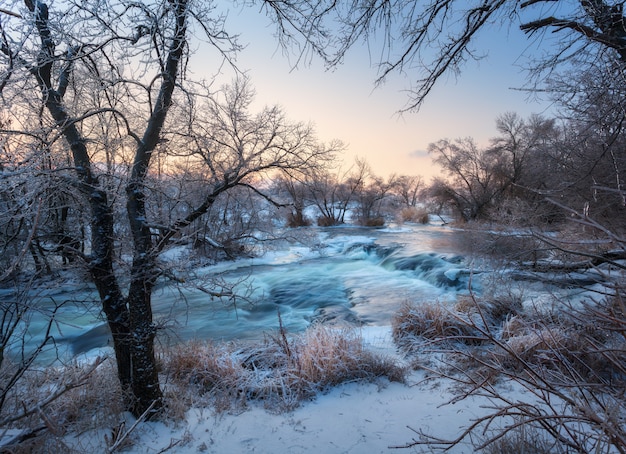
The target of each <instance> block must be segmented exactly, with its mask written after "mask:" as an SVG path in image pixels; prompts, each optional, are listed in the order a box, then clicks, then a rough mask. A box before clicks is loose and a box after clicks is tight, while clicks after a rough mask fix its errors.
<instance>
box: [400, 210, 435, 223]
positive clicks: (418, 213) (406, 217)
mask: <svg viewBox="0 0 626 454" xmlns="http://www.w3.org/2000/svg"><path fill="white" fill-rule="evenodd" d="M397 217H398V221H399V222H400V223H402V222H415V223H419V224H428V222H429V221H430V215H429V214H428V211H427V210H425V209H420V208H416V207H406V208H403V209H402V210H400V212H399V213H398V216H397Z"/></svg>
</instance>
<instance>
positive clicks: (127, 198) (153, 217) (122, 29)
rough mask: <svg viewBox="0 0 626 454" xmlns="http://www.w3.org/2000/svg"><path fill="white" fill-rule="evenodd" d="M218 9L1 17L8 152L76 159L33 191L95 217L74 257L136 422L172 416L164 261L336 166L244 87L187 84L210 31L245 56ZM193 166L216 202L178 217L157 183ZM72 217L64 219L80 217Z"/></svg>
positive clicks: (221, 51)
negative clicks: (210, 226)
mask: <svg viewBox="0 0 626 454" xmlns="http://www.w3.org/2000/svg"><path fill="white" fill-rule="evenodd" d="M213 6H214V5H212V4H207V3H204V2H196V1H192V0H167V1H165V0H152V1H146V2H136V1H126V0H111V1H106V0H103V1H97V2H79V3H76V2H71V1H68V2H64V1H61V2H55V3H54V4H48V3H46V2H43V1H39V0H25V1H24V2H23V3H22V2H18V1H10V2H5V3H3V6H2V9H0V65H1V66H0V68H1V69H0V90H1V96H2V100H3V103H4V105H5V106H10V108H11V110H10V112H9V115H10V116H11V117H10V120H11V121H12V123H11V125H10V126H7V125H6V124H4V126H3V129H2V133H3V138H5V139H6V141H7V142H10V143H18V142H19V143H20V147H19V148H20V151H21V152H22V153H24V154H25V155H26V156H27V157H29V159H31V158H32V159H35V158H40V157H41V156H42V153H43V152H44V151H45V152H46V153H48V152H49V153H50V155H51V156H59V157H61V156H67V158H68V159H67V160H66V161H63V162H61V161H62V160H59V161H57V162H56V163H55V164H54V165H53V166H52V167H50V168H49V169H47V170H46V172H38V173H37V172H36V173H34V174H33V178H34V179H35V180H34V181H39V180H40V178H41V177H42V175H44V176H53V177H54V178H55V179H57V180H58V181H59V182H63V185H64V187H68V188H71V194H72V195H73V196H74V197H78V198H80V200H81V203H82V204H83V205H84V206H85V207H87V211H88V215H87V216H86V219H87V221H86V224H87V226H86V228H87V230H88V234H89V238H88V239H87V240H86V241H85V243H86V247H85V251H84V252H81V250H80V248H77V249H76V250H74V251H73V253H74V256H75V257H80V259H81V260H82V261H83V263H84V264H85V266H86V268H87V270H88V273H89V276H90V277H91V280H92V281H93V283H94V284H95V287H96V289H97V292H98V295H99V297H100V301H101V304H102V309H103V312H104V314H105V315H106V319H107V322H108V326H109V327H110V330H111V333H112V336H113V344H114V349H115V357H116V362H117V371H118V376H119V380H120V383H121V385H122V389H123V391H124V395H125V396H126V398H127V403H126V405H127V408H128V409H129V410H130V411H131V412H132V413H133V414H135V415H136V416H140V415H146V417H151V416H153V415H155V414H158V412H159V410H160V409H161V407H162V405H163V395H162V391H161V388H160V385H159V379H158V371H157V365H156V360H155V353H154V339H155V336H156V334H157V328H156V326H155V324H154V322H153V317H152V307H151V297H152V290H153V288H154V286H155V284H156V283H157V280H158V279H159V278H161V277H162V276H163V274H164V269H163V267H162V264H161V263H160V262H159V255H160V253H161V252H163V251H164V249H165V248H166V247H167V245H168V244H169V243H170V241H172V239H173V238H175V237H177V236H179V235H180V234H184V233H185V232H186V229H187V228H189V226H191V225H192V224H193V222H194V221H196V220H197V219H200V218H201V217H202V216H204V215H206V213H207V212H208V211H209V210H210V208H211V207H212V206H213V204H214V203H215V201H216V200H217V199H218V197H219V196H220V195H222V194H224V193H226V192H227V191H228V190H230V189H232V188H235V187H246V188H248V189H249V190H252V191H255V192H256V193H258V194H261V193H262V191H261V189H260V188H259V187H256V186H255V181H256V182H258V181H259V180H255V179H254V177H253V176H254V175H265V174H267V173H269V172H273V171H279V170H280V168H281V167H282V168H287V169H294V168H298V167H299V166H310V165H313V163H314V162H315V161H316V159H318V158H319V159H322V158H323V156H325V155H326V154H327V153H329V152H330V150H329V148H327V147H325V146H323V145H320V144H318V143H317V142H316V140H315V136H314V132H313V129H312V128H311V127H310V126H308V125H302V124H297V123H292V122H289V121H287V120H286V118H285V115H284V113H283V112H282V111H281V110H280V109H278V108H267V109H264V110H263V111H262V112H261V113H260V114H258V115H256V116H254V115H249V114H248V112H247V108H248V107H249V105H250V100H251V95H250V90H249V89H247V88H246V86H245V84H239V85H237V84H235V86H234V88H232V89H229V90H226V91H224V92H223V97H222V98H219V96H218V97H216V98H213V97H212V95H213V94H210V95H209V94H208V93H207V91H206V90H205V89H203V88H202V85H201V84H194V83H192V81H189V80H188V79H187V78H186V77H185V70H186V67H187V62H188V59H189V58H190V57H191V54H190V50H189V49H190V44H189V41H190V39H191V35H192V34H191V31H190V30H192V29H194V30H200V31H201V32H202V34H203V37H204V39H205V40H206V41H208V42H209V43H210V45H212V46H213V47H214V49H216V50H217V52H218V55H219V56H220V57H219V58H222V59H225V60H227V61H228V60H229V59H231V58H232V56H233V55H234V53H235V52H236V51H237V50H239V49H240V47H239V45H238V44H237V42H236V40H235V39H234V38H233V37H232V36H231V35H229V34H228V33H227V32H226V31H225V30H224V17H222V16H220V15H219V14H214V11H213V9H212V8H213ZM216 63H217V64H218V65H219V64H220V61H219V60H217V61H216ZM200 107H201V109H200ZM181 121H182V123H181ZM3 140H4V139H3ZM42 144H43V145H45V150H43V149H42ZM182 146H185V147H188V148H186V149H185V150H184V151H183V148H181V147H182ZM5 148H6V147H5ZM42 150H43V151H42ZM185 159H186V160H187V163H188V165H190V166H196V169H198V168H200V169H201V170H200V172H199V173H200V174H201V176H202V178H203V180H204V183H205V184H204V185H203V187H202V188H203V192H202V193H200V194H193V197H192V198H191V199H189V202H188V204H187V206H186V209H185V210H184V212H176V210H174V209H171V210H169V211H168V213H167V216H165V215H164V214H165V212H164V211H163V210H159V204H160V203H161V202H162V201H163V200H162V199H160V198H159V194H160V195H163V194H164V192H163V191H160V190H159V188H158V187H157V186H158V185H155V184H156V183H158V182H159V178H158V177H156V176H155V175H157V174H158V172H159V169H161V170H162V169H164V168H165V167H159V166H160V164H161V163H163V162H164V161H163V160H165V161H167V162H168V163H170V164H171V163H172V162H173V161H175V160H178V161H177V162H181V161H183V160H185ZM29 162H30V161H29V160H28V159H27V160H19V159H16V160H11V165H14V166H16V167H19V165H21V164H24V165H27V164H29ZM198 166H199V167H198ZM18 170H19V169H16V171H18ZM73 203H74V202H72V201H67V200H65V201H62V202H59V205H60V206H68V207H70V209H71V210H73V208H72V204H73ZM171 206H172V207H173V206H174V204H172V205H171ZM161 208H162V207H161ZM72 213H74V211H72ZM76 214H77V215H78V213H76ZM61 215H63V214H62V213H61ZM65 222H67V218H65ZM120 229H122V230H127V231H128V232H130V240H129V241H125V240H124V239H120V238H119V235H118V233H119V231H120ZM23 232H24V233H23V235H26V236H27V232H28V229H24V230H23ZM126 247H127V248H128V249H125V250H120V248H126ZM122 257H132V258H131V261H130V264H129V265H128V267H125V265H124V264H122V265H123V266H120V262H119V261H118V260H120V258H122Z"/></svg>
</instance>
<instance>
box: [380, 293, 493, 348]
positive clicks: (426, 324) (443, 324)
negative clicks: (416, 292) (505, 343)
mask: <svg viewBox="0 0 626 454" xmlns="http://www.w3.org/2000/svg"><path fill="white" fill-rule="evenodd" d="M466 318H467V314H462V313H460V312H457V311H454V310H450V309H447V308H445V307H443V305H441V304H438V303H422V304H412V303H408V302H407V303H404V304H403V305H402V306H401V307H400V309H399V310H398V312H397V313H396V315H395V316H394V318H393V320H392V323H391V326H392V333H393V339H394V341H395V343H396V344H397V345H398V346H399V347H400V348H402V349H403V350H404V351H406V352H416V351H417V350H419V349H420V348H421V347H424V346H426V345H431V344H433V343H439V344H441V345H445V346H449V345H450V344H451V343H459V342H460V343H464V344H470V345H471V344H477V343H480V342H481V335H480V331H478V330H476V329H474V328H473V327H472V326H471V324H470V323H468V322H467V320H466Z"/></svg>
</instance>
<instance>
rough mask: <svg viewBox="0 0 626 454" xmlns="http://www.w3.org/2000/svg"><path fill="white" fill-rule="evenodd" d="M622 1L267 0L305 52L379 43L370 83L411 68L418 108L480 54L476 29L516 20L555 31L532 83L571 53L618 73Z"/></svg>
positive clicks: (534, 67) (332, 57)
mask: <svg viewBox="0 0 626 454" xmlns="http://www.w3.org/2000/svg"><path fill="white" fill-rule="evenodd" d="M623 4H624V2H620V1H618V2H606V1H603V0H580V1H577V2H568V1H565V0H472V1H469V2H468V1H460V0H443V1H441V0H437V1H435V0H430V1H426V2H416V1H415V0H397V1H393V2H389V1H386V0H376V1H355V2H348V3H345V2H344V3H341V2H334V1H330V0H329V1H322V2H315V3H313V4H306V5H302V4H300V3H298V2H296V3H294V4H292V5H290V6H289V7H287V8H285V7H284V5H282V4H280V5H279V4H276V3H274V2H272V3H269V4H267V5H266V6H267V8H268V10H269V13H270V15H271V17H272V18H273V20H274V21H275V22H276V23H277V26H278V30H279V32H280V33H281V36H282V38H283V42H284V43H285V44H287V45H288V44H294V43H298V39H300V40H303V41H304V42H305V43H306V44H308V46H302V45H301V46H296V49H297V50H298V51H299V52H300V53H301V55H302V56H303V57H305V56H307V55H308V54H307V52H311V53H315V54H318V55H320V56H321V57H322V58H323V59H324V61H325V62H326V63H327V64H328V65H329V66H334V65H338V64H340V63H341V62H342V61H343V60H344V58H345V56H346V54H347V53H348V51H349V50H350V48H351V47H353V46H354V45H355V44H356V43H358V42H359V41H364V42H366V43H368V44H369V45H371V46H374V47H376V46H377V45H378V46H380V49H381V52H380V55H381V58H380V60H379V62H378V68H379V75H378V78H377V79H376V84H378V85H380V84H382V83H383V82H384V81H385V79H386V78H387V77H388V76H389V75H391V74H392V73H396V72H397V73H406V74H416V76H415V79H414V80H415V81H414V83H413V86H412V88H411V90H410V91H409V93H410V98H409V100H408V103H407V105H406V106H405V108H404V109H405V110H417V109H418V108H419V107H420V105H421V104H422V103H423V101H424V100H425V99H426V97H427V96H428V95H429V93H430V92H431V90H432V88H433V87H434V86H435V84H436V83H437V82H438V81H439V80H440V79H441V78H442V77H445V76H447V75H449V74H450V73H453V74H458V73H460V72H461V70H462V67H463V65H464V64H465V63H466V62H467V61H468V60H472V59H479V58H481V57H480V55H482V54H480V53H478V52H477V51H476V49H475V47H474V46H475V42H476V40H477V38H478V37H479V36H480V34H481V32H483V31H485V30H486V29H490V28H500V27H502V26H503V25H505V24H509V25H518V26H519V27H520V29H521V30H522V31H524V32H525V33H526V34H527V35H528V36H529V37H531V38H532V37H540V36H542V33H544V32H545V33H547V32H556V33H559V40H558V42H546V43H545V48H546V50H547V51H546V52H545V54H544V56H543V57H541V58H540V59H538V60H536V61H534V62H533V61H531V62H529V65H530V66H529V69H531V73H532V74H533V75H534V76H533V79H534V81H535V82H536V83H543V82H544V80H543V76H544V75H545V74H546V72H547V73H551V72H552V70H554V69H556V68H558V67H562V68H567V67H568V63H569V62H571V61H572V60H573V59H576V67H577V70H578V71H580V70H581V69H584V68H589V67H593V66H594V65H596V64H597V63H598V61H599V60H603V61H604V62H605V64H606V63H607V62H615V61H617V62H618V63H617V65H616V66H617V67H616V68H615V70H616V71H617V73H614V74H621V73H622V72H623V69H624V68H623V66H624V63H625V62H626V41H625V40H624V36H626V28H625V25H624V24H625V21H624V16H623ZM307 7H308V9H305V8H307ZM533 16H534V18H533ZM527 18H528V19H527ZM518 20H520V22H519V23H517V21H518ZM336 24H339V25H336ZM320 30H321V31H323V32H324V33H319V31H320ZM381 35H382V36H383V39H382V44H381V40H380V36H381Z"/></svg>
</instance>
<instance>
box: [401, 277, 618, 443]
mask: <svg viewBox="0 0 626 454" xmlns="http://www.w3.org/2000/svg"><path fill="white" fill-rule="evenodd" d="M622 294H623V292H622V289H621V287H619V286H618V287H616V289H615V296H614V297H610V298H606V299H605V300H604V301H600V302H596V301H593V300H590V301H588V302H587V303H585V304H582V305H579V306H577V307H573V306H572V305H570V304H567V303H566V302H562V308H563V310H562V311H561V313H560V314H556V315H558V316H556V315H555V316H551V317H542V316H540V315H539V314H534V313H531V314H527V313H524V312H523V311H521V310H520V311H519V312H518V313H517V314H516V315H509V316H506V317H504V318H502V317H493V316H492V317H486V316H485V315H484V314H486V313H487V310H486V309H485V308H488V307H489V305H490V303H489V302H480V301H476V300H475V299H473V298H472V300H471V301H474V302H476V312H477V313H479V314H483V315H481V316H480V317H478V318H477V317H458V316H455V317H454V319H455V320H457V321H458V322H459V323H461V324H464V325H466V326H465V328H460V327H454V328H452V329H450V328H448V323H449V321H448V320H449V318H448V316H447V315H446V314H445V313H442V310H441V308H439V307H422V308H421V309H419V310H416V309H415V308H413V309H410V310H409V309H407V308H406V307H405V308H403V310H401V314H400V316H399V317H398V318H399V319H400V320H402V323H401V324H400V325H399V326H401V327H402V331H403V332H409V333H415V334H419V335H424V333H426V334H427V335H430V333H433V332H434V333H436V335H435V337H436V338H437V339H438V340H439V338H440V336H447V339H446V338H445V337H444V338H443V339H441V340H440V341H439V342H438V344H443V345H446V350H442V353H443V360H442V366H443V368H442V369H441V370H440V372H439V373H440V374H441V376H445V377H447V378H452V380H453V381H454V382H455V385H456V389H458V394H457V395H456V396H455V397H453V399H452V401H451V402H458V401H459V400H462V399H465V398H467V397H470V396H479V397H481V398H487V399H488V400H489V401H490V404H489V408H490V409H491V410H490V411H489V412H487V414H486V415H484V416H480V417H478V418H477V419H475V420H474V421H473V422H472V423H471V425H470V426H469V427H468V428H467V429H465V430H464V431H463V432H462V433H461V435H460V436H459V437H457V438H455V439H453V440H449V441H445V440H441V439H438V438H436V437H433V436H430V435H427V434H424V433H422V432H421V431H416V432H417V433H418V434H419V435H420V440H419V441H414V442H411V443H408V444H407V445H405V446H404V447H414V446H416V445H428V446H429V447H431V448H433V447H439V448H443V449H449V448H451V447H453V446H456V445H458V444H459V443H460V442H461V441H462V440H465V439H468V438H469V439H472V440H474V441H475V440H476V438H475V437H476V436H478V437H479V438H480V437H481V436H482V441H481V442H480V445H476V443H475V448H476V449H477V450H479V449H483V448H486V447H487V448H489V449H491V451H489V450H486V451H485V452H524V451H523V450H521V448H522V447H523V448H524V449H529V450H530V451H526V452H583V453H584V452H626V427H625V426H624V424H623V421H624V419H625V418H626V395H625V394H624V392H623V390H624V388H625V387H626V366H625V364H626V311H625V310H624V309H625V308H624V303H623V298H622ZM462 304H463V305H464V306H466V307H467V308H469V306H470V304H469V300H466V301H464V302H463V303H462ZM481 308H482V309H481ZM496 312H497V313H503V311H502V310H501V309H498V310H497V311H496ZM404 325H406V326H404ZM459 330H461V331H462V330H470V331H476V332H478V333H480V336H481V337H482V339H483V340H484V342H483V343H482V344H481V345H480V346H479V347H477V348H467V347H464V348H458V347H454V346H455V345H458V344H456V343H455V341H457V340H458V334H457V332H458V331H459ZM411 335H414V334H411ZM394 338H397V339H399V341H400V345H401V346H402V341H404V337H402V336H399V335H396V334H395V330H394ZM450 345H452V348H450ZM450 366H452V367H450ZM499 378H500V379H506V380H507V386H511V384H514V385H513V386H516V387H518V388H519V389H521V391H523V393H522V394H521V395H523V396H525V397H524V398H522V399H521V400H518V399H511V398H510V395H508V394H507V392H506V391H503V390H502V388H500V387H498V386H497V381H498V379H499ZM511 421H513V423H511ZM537 430H540V432H539V433H538V434H537V433H535V431H537ZM519 431H522V433H521V435H524V432H525V433H526V434H532V437H531V439H530V444H528V443H527V442H528V440H527V439H524V438H520V432H519ZM478 434H482V435H478ZM485 434H487V435H486V437H484V436H483V435H485ZM535 435H536V437H535ZM535 442H537V449H536V450H534V449H535V448H534V447H533V443H535ZM511 446H514V447H513V448H512V447H511ZM546 449H547V450H546Z"/></svg>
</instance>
